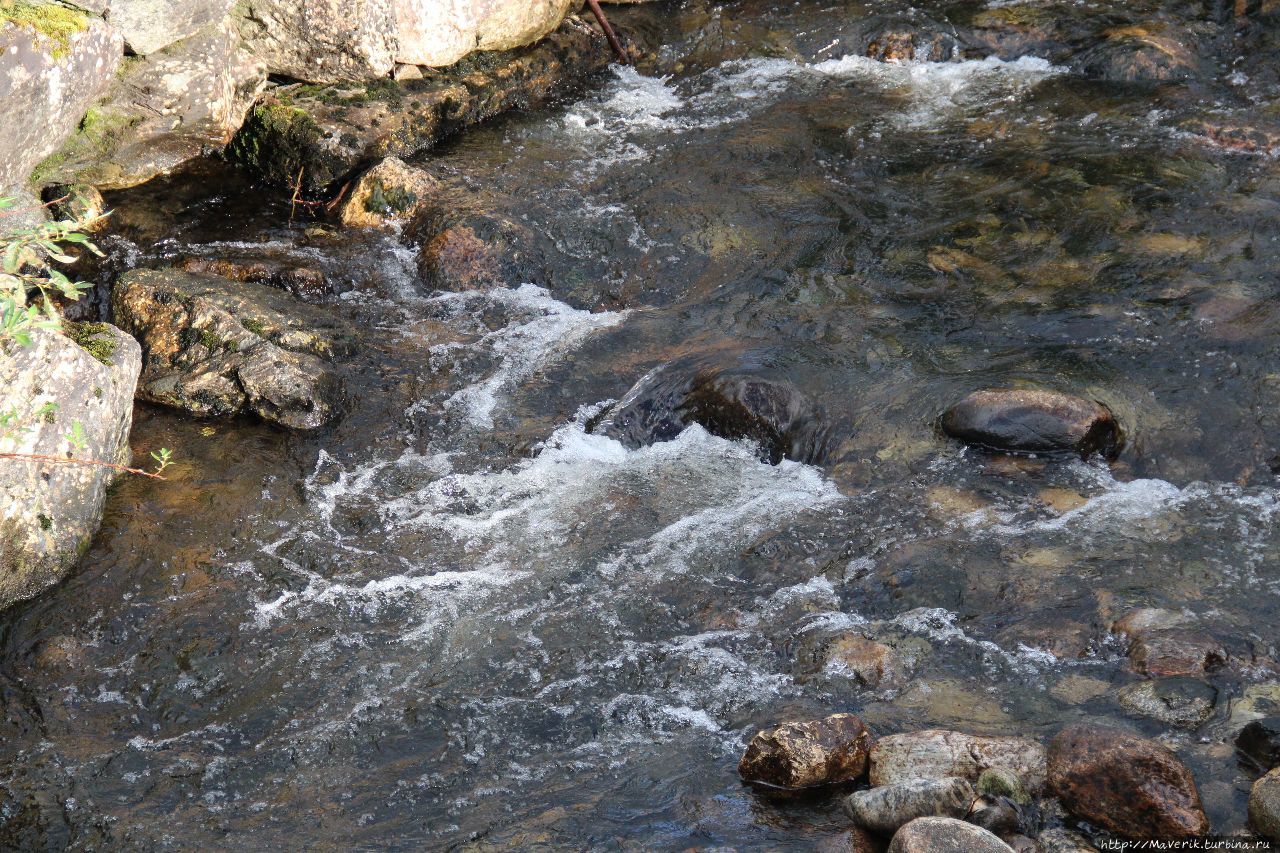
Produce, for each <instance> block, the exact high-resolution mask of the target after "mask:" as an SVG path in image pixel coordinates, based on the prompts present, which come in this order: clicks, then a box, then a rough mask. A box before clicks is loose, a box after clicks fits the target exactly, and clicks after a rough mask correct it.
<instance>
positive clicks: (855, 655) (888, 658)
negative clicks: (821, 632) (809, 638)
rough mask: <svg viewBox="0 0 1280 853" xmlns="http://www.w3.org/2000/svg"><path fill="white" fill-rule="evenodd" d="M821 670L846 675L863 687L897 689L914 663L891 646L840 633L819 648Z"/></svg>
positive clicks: (911, 670)
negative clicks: (821, 654) (820, 649)
mask: <svg viewBox="0 0 1280 853" xmlns="http://www.w3.org/2000/svg"><path fill="white" fill-rule="evenodd" d="M823 664H824V668H825V669H826V670H827V671H829V672H833V673H847V674H848V675H850V676H852V677H853V678H855V679H856V680H857V681H858V682H859V683H860V684H863V685H865V686H867V687H871V688H877V687H889V688H892V687H900V686H902V685H903V684H905V683H906V682H907V681H908V680H909V679H910V678H911V673H912V672H913V670H914V669H915V666H914V661H913V660H912V658H911V657H910V656H909V655H906V654H903V653H902V652H900V651H898V650H897V649H895V648H893V647H892V646H887V645H885V644H884V643H880V642H877V641H875V640H871V639H868V638H867V637H864V636H862V635H861V634H856V633H845V634H841V635H839V636H837V637H835V638H834V639H832V640H831V641H830V642H829V643H827V645H826V647H825V648H824V649H823Z"/></svg>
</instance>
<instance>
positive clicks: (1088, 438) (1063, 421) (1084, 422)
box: [941, 390, 1121, 456]
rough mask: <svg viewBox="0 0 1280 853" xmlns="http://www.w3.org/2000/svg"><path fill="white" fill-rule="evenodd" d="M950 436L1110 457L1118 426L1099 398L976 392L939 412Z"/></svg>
mask: <svg viewBox="0 0 1280 853" xmlns="http://www.w3.org/2000/svg"><path fill="white" fill-rule="evenodd" d="M941 423H942V430H943V432H945V433H946V434H947V435H949V436H951V437H952V438H956V439H959V440H960V441H963V442H965V443H967V444H974V445H978V446H981V447H987V448H991V449H994V450H1008V451H1016V452H1027V453H1051V452H1065V451H1073V452H1077V453H1080V454H1081V455H1084V456H1088V455H1090V454H1092V453H1101V454H1103V455H1104V456H1114V455H1115V454H1116V453H1117V452H1118V451H1119V449H1120V445H1121V435H1120V427H1119V426H1118V425H1117V424H1116V421H1115V418H1114V417H1113V416H1112V414H1111V412H1110V411H1108V410H1107V408H1106V407H1105V406H1103V405H1102V404H1101V403H1095V402H1093V401H1091V400H1085V399H1082V398H1080V397H1073V396H1070V395H1068V394H1059V393H1056V392H1052V391H1038V390H987V391H975V392H973V393H972V394H970V395H968V396H967V397H965V398H964V399H963V400H961V401H960V402H959V403H957V404H956V405H954V406H952V407H951V408H950V409H948V410H947V411H946V412H945V413H944V414H943V416H942V421H941Z"/></svg>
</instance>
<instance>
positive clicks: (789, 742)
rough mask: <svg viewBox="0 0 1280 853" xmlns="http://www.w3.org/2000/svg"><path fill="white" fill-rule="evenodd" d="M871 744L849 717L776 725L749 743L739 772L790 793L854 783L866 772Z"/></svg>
mask: <svg viewBox="0 0 1280 853" xmlns="http://www.w3.org/2000/svg"><path fill="white" fill-rule="evenodd" d="M870 742H871V734H870V732H868V731H867V727H866V726H865V725H863V723H862V720H860V719H858V718H857V717H855V716H854V715H853V714H833V715H831V716H830V717H826V718H824V719H821V720H811V721H806V722H786V723H779V724H778V725H776V726H773V727H772V728H768V729H764V730H762V731H759V732H757V733H756V735H755V737H753V738H752V739H751V741H750V743H748V744H747V749H746V751H745V752H744V753H743V754H742V760H741V761H740V762H739V763H738V773H739V774H740V775H741V776H742V778H743V780H744V781H746V782H749V783H751V784H754V785H761V786H766V787H769V788H777V789H788V790H794V789H799V788H812V787H815V786H818V785H832V784H836V783H839V782H852V781H855V780H857V779H858V778H860V777H861V776H862V775H863V774H864V773H866V772H867V748H868V746H869V745H870Z"/></svg>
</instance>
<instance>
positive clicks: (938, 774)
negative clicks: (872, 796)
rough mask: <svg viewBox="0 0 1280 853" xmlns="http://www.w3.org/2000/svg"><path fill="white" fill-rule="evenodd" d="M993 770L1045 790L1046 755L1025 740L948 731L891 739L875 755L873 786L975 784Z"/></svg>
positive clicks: (879, 744) (875, 749) (1028, 786)
mask: <svg viewBox="0 0 1280 853" xmlns="http://www.w3.org/2000/svg"><path fill="white" fill-rule="evenodd" d="M990 768H998V769H1001V770H1007V771H1008V772H1009V773H1012V774H1013V775H1014V776H1015V777H1017V778H1018V779H1019V780H1021V782H1022V784H1023V785H1024V786H1025V787H1026V789H1027V790H1029V791H1032V792H1035V791H1038V790H1039V789H1040V788H1041V787H1042V786H1043V785H1044V779H1045V750H1044V747H1043V746H1041V745H1040V744H1038V743H1036V742H1035V741H1033V740H1028V739H1027V738H1020V737H979V736H976V735H968V734H963V733H961V732H953V731H947V730H944V729H926V730H924V731H919V732H907V733H904V734H896V735H889V736H887V737H882V738H880V739H879V740H878V741H876V744H875V746H874V747H873V748H872V750H871V784H872V785H877V786H878V785H891V784H894V783H895V782H902V781H907V780H910V779H945V778H948V777H953V776H955V777H960V778H962V779H968V780H970V781H974V782H976V781H977V780H978V778H979V777H980V776H981V775H982V773H983V771H985V770H988V769H990Z"/></svg>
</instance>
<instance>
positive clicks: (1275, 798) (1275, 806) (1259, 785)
mask: <svg viewBox="0 0 1280 853" xmlns="http://www.w3.org/2000/svg"><path fill="white" fill-rule="evenodd" d="M1249 825H1250V826H1251V827H1253V830H1254V832H1256V833H1258V834H1259V835H1261V836H1262V837H1263V838H1266V839H1267V840H1268V841H1272V842H1275V843H1276V844H1280V768H1278V769H1276V770H1272V771H1271V772H1270V773H1268V774H1267V775H1266V776H1263V777H1262V778H1261V779H1259V780H1258V781H1257V782H1254V783H1253V788H1252V790H1251V791H1250V792H1249Z"/></svg>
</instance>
